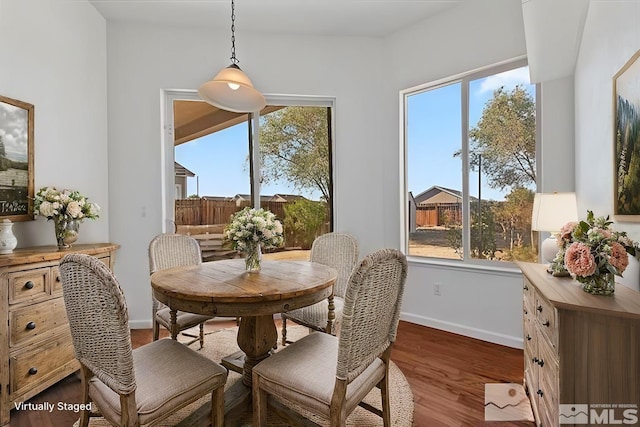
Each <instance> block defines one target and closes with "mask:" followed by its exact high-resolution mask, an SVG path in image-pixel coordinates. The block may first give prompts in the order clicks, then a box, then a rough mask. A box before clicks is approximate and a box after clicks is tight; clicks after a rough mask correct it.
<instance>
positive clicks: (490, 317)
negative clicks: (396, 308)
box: [382, 0, 526, 347]
mask: <svg viewBox="0 0 640 427" xmlns="http://www.w3.org/2000/svg"><path fill="white" fill-rule="evenodd" d="M386 43H387V46H386V49H387V53H388V55H387V58H388V59H387V62H388V63H389V64H393V69H392V71H393V73H392V76H393V79H392V86H391V87H390V88H388V90H389V96H390V98H391V96H393V98H391V100H390V101H389V104H390V105H391V106H392V108H389V109H388V114H387V117H386V118H385V119H384V120H385V125H386V126H385V129H386V130H387V131H388V139H389V141H394V144H389V145H388V146H383V147H382V149H383V150H384V152H385V157H387V158H391V157H392V156H395V157H396V158H397V156H398V146H397V141H398V134H399V131H400V129H399V122H398V119H397V118H398V117H399V114H400V112H399V101H398V93H399V91H400V90H402V89H407V88H410V87H414V86H417V85H420V84H424V83H428V82H432V81H436V80H439V79H442V78H445V77H448V76H453V75H456V74H459V73H463V72H467V71H471V70H474V69H477V68H481V67H485V66H488V65H491V64H495V63H498V62H501V61H505V60H508V59H512V58H516V57H518V56H521V55H524V54H525V53H526V50H525V40H524V30H523V22H522V9H521V5H520V2H514V1H511V0H491V1H483V2H469V3H467V4H465V5H464V6H462V7H459V8H456V9H453V10H450V11H448V12H445V13H444V14H440V15H438V16H436V17H434V18H432V19H430V20H427V21H425V22H423V23H422V24H420V25H416V26H414V27H412V28H410V29H407V30H405V31H402V32H400V33H398V34H396V35H394V36H392V37H390V38H389V40H386ZM398 163H399V162H398ZM387 170H388V174H387V175H388V176H387V178H386V180H385V191H386V192H387V193H388V194H394V195H395V199H394V200H396V202H395V203H396V204H395V206H394V207H397V206H399V191H398V189H399V188H400V177H399V172H398V170H397V169H395V168H394V169H391V168H388V169H387ZM387 198H391V197H390V196H388V197H387ZM399 215H400V213H399V211H398V209H396V210H395V211H391V210H390V209H389V210H388V211H387V212H385V218H387V219H391V218H393V220H392V221H389V224H388V227H390V229H389V230H390V231H389V234H390V235H391V234H393V235H395V236H399V235H400V233H401V230H400V227H399V225H398V224H399V223H400V217H399ZM436 282H437V283H439V284H440V288H441V296H435V295H434V294H433V285H434V283H436ZM402 310H403V319H406V320H410V321H412V322H415V323H419V324H423V325H427V326H433V327H437V328H440V329H445V330H448V331H451V332H456V333H462V334H465V335H468V336H473V337H476V338H480V339H484V340H489V341H493V342H497V343H501V344H505V345H510V346H514V347H519V346H522V277H521V275H520V273H519V270H517V269H511V270H510V271H503V272H495V271H488V270H483V269H474V268H460V267H457V268H456V267H451V266H442V265H436V264H428V263H425V262H420V261H413V262H410V265H409V273H408V277H407V290H406V293H405V298H404V302H403V308H402Z"/></svg>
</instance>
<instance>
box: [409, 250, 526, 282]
mask: <svg viewBox="0 0 640 427" xmlns="http://www.w3.org/2000/svg"><path fill="white" fill-rule="evenodd" d="M407 263H408V264H409V266H410V267H421V268H437V269H441V270H453V271H474V272H478V273H486V274H500V275H507V276H518V277H520V276H522V272H521V271H520V269H519V268H518V266H517V265H516V264H515V263H508V264H507V263H500V264H498V262H495V263H491V264H484V263H483V264H480V263H470V262H463V261H455V260H447V259H438V258H426V257H417V256H410V255H408V256H407ZM501 264H507V265H501Z"/></svg>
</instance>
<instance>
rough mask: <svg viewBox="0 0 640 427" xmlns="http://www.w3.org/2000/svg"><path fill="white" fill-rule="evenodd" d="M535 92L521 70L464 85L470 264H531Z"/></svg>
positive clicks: (534, 185) (522, 69) (525, 71)
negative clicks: (466, 94)
mask: <svg viewBox="0 0 640 427" xmlns="http://www.w3.org/2000/svg"><path fill="white" fill-rule="evenodd" d="M535 130H536V105H535V86H534V85H530V84H529V72H528V68H527V67H523V68H517V69H514V70H510V71H507V72H503V73H500V74H494V75H492V76H489V77H486V78H482V79H478V80H473V81H470V82H469V168H470V169H469V196H470V198H469V205H470V222H471V223H470V248H469V253H470V256H471V257H472V258H477V259H491V260H497V261H516V260H523V261H535V260H536V259H537V255H536V252H535V249H534V248H533V247H532V245H531V209H532V207H533V196H534V192H535V188H536V150H535V148H536V141H535V140H536V137H535Z"/></svg>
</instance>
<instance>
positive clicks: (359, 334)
mask: <svg viewBox="0 0 640 427" xmlns="http://www.w3.org/2000/svg"><path fill="white" fill-rule="evenodd" d="M406 277H407V261H406V258H405V256H404V255H403V254H402V253H400V252H399V251H397V250H395V249H382V250H380V251H377V252H374V253H373V254H370V255H368V256H367V257H365V258H364V259H363V260H362V262H361V263H360V265H359V266H358V267H357V268H356V270H355V271H354V272H353V274H352V275H351V277H350V279H349V283H348V287H347V292H346V295H345V303H344V313H343V316H342V329H341V331H340V336H339V337H336V336H333V335H329V334H323V333H315V332H314V333H311V334H309V335H307V336H305V337H304V338H301V339H299V340H298V341H296V342H294V343H292V344H291V345H288V346H287V347H285V348H284V349H282V350H280V351H279V352H277V353H275V354H273V355H272V356H271V357H268V358H266V359H265V360H263V361H262V362H260V363H259V364H258V365H256V366H255V367H254V368H253V388H252V393H253V426H254V427H259V426H266V425H267V424H266V420H267V398H268V396H269V395H272V396H275V397H276V398H278V397H279V398H283V399H284V400H286V401H290V402H293V403H294V404H295V405H293V406H294V407H295V406H299V407H302V408H305V409H306V410H308V411H310V412H312V413H314V414H316V415H318V416H320V417H322V418H326V419H328V420H329V421H330V425H331V426H344V425H345V419H346V418H347V416H348V415H349V414H350V413H351V412H352V411H353V410H354V409H355V408H356V406H358V405H360V406H362V407H364V408H365V409H368V410H370V411H372V412H374V413H376V414H378V415H380V416H381V417H382V420H383V423H384V426H385V427H388V426H390V425H391V414H390V404H389V356H390V354H391V346H392V344H393V342H394V341H395V339H396V331H397V328H398V320H399V316H400V304H401V301H402V295H403V293H404V285H405V281H406ZM331 373H335V375H331ZM376 386H378V387H380V390H381V395H382V410H378V409H377V408H374V407H372V406H371V405H368V404H366V403H363V402H362V399H363V398H364V397H365V396H366V395H367V394H368V393H369V391H371V390H372V389H373V388H374V387H376ZM295 424H296V425H298V424H300V425H307V423H305V422H302V421H298V422H296V423H295Z"/></svg>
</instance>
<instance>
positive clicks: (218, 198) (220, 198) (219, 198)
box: [201, 196, 233, 202]
mask: <svg viewBox="0 0 640 427" xmlns="http://www.w3.org/2000/svg"><path fill="white" fill-rule="evenodd" d="M201 198H202V199H205V200H213V201H216V202H227V201H232V200H233V198H231V197H226V196H202V197H201Z"/></svg>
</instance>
